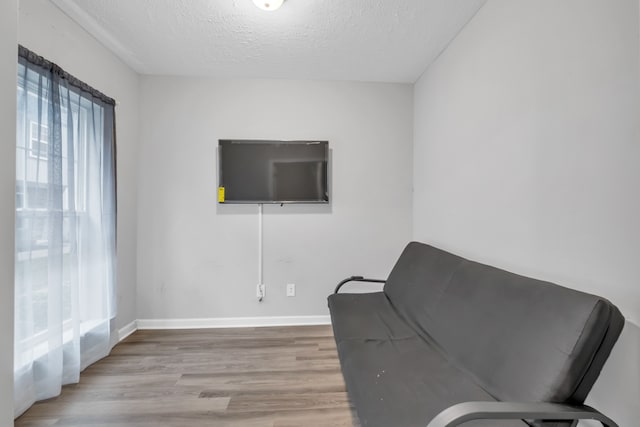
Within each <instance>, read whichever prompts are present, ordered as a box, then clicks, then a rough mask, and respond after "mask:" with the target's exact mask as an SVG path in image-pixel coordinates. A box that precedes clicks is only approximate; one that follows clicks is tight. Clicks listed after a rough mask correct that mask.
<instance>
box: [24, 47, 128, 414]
mask: <svg viewBox="0 0 640 427" xmlns="http://www.w3.org/2000/svg"><path fill="white" fill-rule="evenodd" d="M17 101H18V102H17V107H18V110H17V111H18V120H17V135H18V137H17V147H16V148H17V155H16V162H17V164H16V166H17V167H16V268H15V271H16V273H15V343H14V353H15V358H14V360H15V362H14V363H15V364H14V376H15V389H14V392H15V396H14V397H15V412H16V414H15V415H16V416H18V415H20V414H21V413H23V412H24V411H25V410H26V409H28V408H29V407H30V406H31V405H32V404H33V403H34V402H35V401H37V400H41V399H46V398H50V397H53V396H56V395H58V394H59V393H60V390H61V387H62V385H64V384H69V383H74V382H78V381H79V376H80V371H81V370H83V369H84V368H85V367H87V366H88V365H89V364H91V363H93V362H95V361H97V360H98V359H100V358H102V357H104V356H106V355H107V354H108V353H109V351H110V349H111V343H112V340H111V336H110V335H111V320H112V319H113V318H114V317H115V298H114V295H115V271H116V270H115V269H116V265H115V249H116V242H115V231H116V202H115V188H116V185H115V140H114V102H113V100H111V99H110V98H107V97H106V96H104V95H102V94H100V93H99V92H97V91H95V90H93V89H91V88H90V87H89V86H87V85H85V84H84V83H82V82H80V81H78V80H77V79H75V78H74V77H72V76H70V75H68V74H67V73H65V72H64V71H63V70H61V69H60V68H59V67H57V66H56V65H55V64H52V63H50V62H48V61H46V60H45V59H43V58H42V57H39V56H37V55H35V54H34V53H32V52H30V51H28V50H27V49H25V48H23V47H22V46H21V47H20V50H19V58H18V100H17Z"/></svg>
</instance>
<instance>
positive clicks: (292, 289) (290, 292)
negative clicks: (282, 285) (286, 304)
mask: <svg viewBox="0 0 640 427" xmlns="http://www.w3.org/2000/svg"><path fill="white" fill-rule="evenodd" d="M287 296H288V297H295V296H296V284H295V283H287Z"/></svg>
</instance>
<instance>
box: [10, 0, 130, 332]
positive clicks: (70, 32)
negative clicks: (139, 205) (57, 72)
mask: <svg viewBox="0 0 640 427" xmlns="http://www.w3.org/2000/svg"><path fill="white" fill-rule="evenodd" d="M19 23H20V25H19V41H20V44H22V45H23V46H25V47H27V48H28V49H31V50H32V51H34V52H36V53H37V54H39V55H42V56H44V57H45V58H47V59H48V60H50V61H53V62H55V63H56V64H58V65H60V66H61V67H62V68H64V69H65V70H66V71H68V72H69V73H71V74H73V75H74V76H75V77H77V78H79V79H80V80H82V81H84V82H86V83H88V84H89V85H91V86H93V87H94V88H96V89H98V90H100V91H101V92H103V93H105V94H106V95H107V96H110V97H112V98H114V99H115V100H116V101H117V103H118V104H117V106H116V126H117V130H116V132H117V148H118V158H117V162H118V316H117V319H116V326H117V327H118V328H120V327H122V326H124V325H126V324H128V323H129V322H131V321H133V320H135V319H136V318H137V316H136V290H135V287H136V219H137V214H136V199H137V158H138V89H139V77H138V75H137V73H135V72H134V71H133V70H131V69H130V68H129V67H128V66H127V65H125V64H124V63H123V62H122V61H120V59H118V58H117V57H116V56H115V55H114V54H113V53H111V51H109V50H107V49H106V48H105V47H104V46H103V45H101V44H100V43H99V42H98V41H96V40H95V39H94V38H93V37H92V36H90V35H89V34H88V33H87V32H86V31H85V30H83V29H82V28H81V27H80V26H78V24H76V23H75V22H74V21H72V20H71V19H69V18H68V17H67V16H66V15H65V14H63V13H62V12H61V11H60V10H59V9H58V8H57V7H55V6H54V5H53V3H52V2H51V1H48V0H20V11H19Z"/></svg>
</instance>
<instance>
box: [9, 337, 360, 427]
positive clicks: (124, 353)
mask: <svg viewBox="0 0 640 427" xmlns="http://www.w3.org/2000/svg"><path fill="white" fill-rule="evenodd" d="M15 425H16V427H27V426H29V427H32V426H91V427H97V426H109V427H114V426H132V427H151V426H180V427H182V426H184V427H190V426H194V427H195V426H222V427H232V426H233V427H298V426H305V427H306V426H319V427H320V426H322V427H325V426H327V427H329V426H331V427H333V426H358V425H359V423H358V420H357V416H356V415H355V413H354V410H353V408H352V405H351V404H350V402H349V399H348V397H347V393H346V391H345V385H344V381H343V378H342V374H341V373H340V364H339V362H338V356H337V353H336V347H335V342H334V340H333V335H332V331H331V327H330V326H297V327H275V328H239V329H235V328H234V329H202V330H171V331H137V332H135V333H134V334H133V335H131V336H130V337H128V338H127V339H126V340H124V341H123V342H121V343H120V344H118V345H117V346H116V347H115V348H114V349H113V351H112V352H111V355H109V356H108V357H107V358H105V359H103V360H101V361H100V362H98V363H96V364H94V365H92V366H90V367H89V368H87V369H86V370H85V371H84V372H83V373H82V375H81V378H80V383H79V384H75V385H69V386H65V387H63V390H62V394H61V395H60V396H58V397H56V398H54V399H50V400H47V401H43V402H39V403H36V404H35V405H33V406H32V407H31V408H30V409H29V410H28V411H27V412H26V413H25V414H23V415H22V416H21V417H20V418H19V419H17V420H16V423H15Z"/></svg>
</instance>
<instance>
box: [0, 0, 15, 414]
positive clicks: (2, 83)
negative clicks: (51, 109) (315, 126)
mask: <svg viewBox="0 0 640 427" xmlns="http://www.w3.org/2000/svg"><path fill="white" fill-rule="evenodd" d="M17 40H18V1H17V0H9V1H2V2H0V348H2V349H3V350H2V351H0V396H2V397H1V398H0V426H12V425H13V351H12V350H9V349H13V265H14V240H13V239H14V237H13V236H14V230H15V222H14V216H15V200H16V169H15V167H16V73H17V66H18V46H17Z"/></svg>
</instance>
